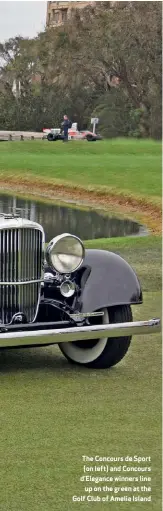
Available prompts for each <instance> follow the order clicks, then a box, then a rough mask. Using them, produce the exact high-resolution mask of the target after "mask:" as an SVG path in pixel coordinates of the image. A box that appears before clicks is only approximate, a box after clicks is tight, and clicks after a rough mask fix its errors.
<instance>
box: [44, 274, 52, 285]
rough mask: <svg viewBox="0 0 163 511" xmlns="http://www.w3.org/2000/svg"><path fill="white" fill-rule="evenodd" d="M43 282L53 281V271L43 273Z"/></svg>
mask: <svg viewBox="0 0 163 511" xmlns="http://www.w3.org/2000/svg"><path fill="white" fill-rule="evenodd" d="M44 282H49V283H50V284H52V283H53V282H54V275H53V273H50V272H46V273H44Z"/></svg>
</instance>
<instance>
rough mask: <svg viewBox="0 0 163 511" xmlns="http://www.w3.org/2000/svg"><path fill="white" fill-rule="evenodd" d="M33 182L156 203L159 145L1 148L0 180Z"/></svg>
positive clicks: (143, 142)
mask: <svg viewBox="0 0 163 511" xmlns="http://www.w3.org/2000/svg"><path fill="white" fill-rule="evenodd" d="M9 176H21V178H29V179H30V177H31V176H33V177H34V178H38V179H41V180H46V182H47V183H48V182H51V181H53V180H55V181H56V180H57V181H58V182H60V183H64V184H66V183H68V184H69V185H70V184H71V185H73V186H74V185H78V186H82V187H84V188H86V189H87V188H88V187H91V188H95V189H99V188H101V187H102V188H103V190H106V191H109V190H110V191H112V192H113V193H114V192H116V193H117V194H119V193H120V194H126V195H134V196H138V197H145V198H146V199H147V198H149V197H150V198H151V200H153V201H158V200H159V198H160V197H161V143H160V142H156V141H152V140H133V139H113V140H107V141H106V140H104V141H102V142H97V143H94V144H93V143H92V144H91V143H88V142H86V141H83V142H82V141H80V142H77V141H71V142H69V143H68V144H63V143H62V142H56V143H55V142H54V143H49V142H47V141H46V140H40V141H24V142H14V141H13V142H4V143H1V144H0V180H2V179H4V178H5V179H6V177H9Z"/></svg>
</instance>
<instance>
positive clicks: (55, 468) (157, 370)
mask: <svg viewBox="0 0 163 511" xmlns="http://www.w3.org/2000/svg"><path fill="white" fill-rule="evenodd" d="M87 246H89V247H90V246H91V247H98V248H109V249H110V250H114V251H115V252H117V253H119V254H120V255H122V256H123V257H125V256H126V259H127V260H129V261H130V263H131V264H132V266H133V267H134V268H135V269H137V270H138V274H139V273H140V272H141V280H142V282H143V289H144V304H143V305H142V306H138V307H137V306H136V307H133V312H134V319H141V318H143V319H149V318H152V317H159V316H160V315H161V247H160V240H159V238H157V237H152V236H151V237H145V238H139V239H137V238H125V239H122V238H121V239H112V240H97V241H93V242H92V241H90V242H87ZM0 368H1V376H0V385H1V408H0V423H1V435H0V452H1V464H0V477H1V498H0V510H1V511H17V510H19V511H20V510H21V511H29V510H31V509H32V510H33V511H45V510H46V511H52V510H55V511H63V509H64V511H70V510H71V509H77V510H81V511H82V510H83V509H84V511H85V510H86V511H87V510H88V511H94V509H96V510H97V511H103V510H105V509H106V507H107V503H105V504H102V503H98V502H89V503H88V502H87V503H84V504H83V503H72V495H77V496H78V495H79V496H80V495H83V494H85V492H84V486H85V485H84V483H82V482H81V481H80V480H79V478H80V477H81V476H82V475H83V462H82V456H83V455H88V456H95V455H99V456H124V457H125V456H127V455H129V456H134V455H138V456H151V467H152V473H151V474H147V473H143V472H142V474H143V475H150V476H151V475H152V482H151V483H145V484H146V485H147V486H151V487H152V491H151V492H150V493H151V495H152V502H151V503H149V504H148V503H144V502H136V503H112V509H113V511H119V510H120V509H122V510H124V509H125V510H126V509H128V510H129V511H135V508H136V509H137V511H144V507H145V506H146V507H147V506H148V508H149V509H151V510H152V511H160V510H161V455H160V453H161V448H160V445H161V336H160V335H158V334H157V335H154V336H150V337H149V338H148V336H140V337H134V338H133V341H132V345H131V347H130V350H129V352H128V354H127V356H126V357H125V358H124V359H123V361H122V362H121V363H120V364H119V365H117V366H116V367H115V368H113V369H111V370H106V371H93V370H86V369H82V368H77V367H76V366H69V364H68V362H67V361H66V360H65V359H64V357H63V356H62V354H61V353H60V351H59V350H58V348H57V347H54V348H46V349H45V348H42V349H29V350H18V351H15V350H14V351H12V350H8V351H7V352H3V353H1V354H0ZM134 465H137V464H134ZM145 465H146V463H140V464H139V466H145ZM98 475H101V474H98ZM102 475H104V474H102ZM125 475H126V474H125ZM127 475H130V476H133V475H137V474H136V473H133V472H132V473H127ZM106 484H107V485H108V486H110V484H109V483H106ZM122 484H123V486H131V483H120V485H119V484H118V486H122ZM142 484H143V483H142ZM86 486H92V484H91V483H87V484H86ZM98 486H101V483H99V484H98ZM135 486H140V483H139V482H137V483H135ZM108 493H109V492H108ZM93 494H95V493H93ZM124 494H125V495H126V494H127V495H130V493H129V492H128V491H126V492H122V495H124ZM141 495H143V496H144V495H146V494H145V493H141ZM110 505H111V504H110ZM108 506H109V504H108ZM107 508H108V507H107ZM109 509H110V506H109Z"/></svg>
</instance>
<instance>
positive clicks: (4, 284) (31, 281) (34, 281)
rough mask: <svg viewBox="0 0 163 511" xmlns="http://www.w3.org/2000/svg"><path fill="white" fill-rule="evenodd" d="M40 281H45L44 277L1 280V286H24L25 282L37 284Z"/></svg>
mask: <svg viewBox="0 0 163 511" xmlns="http://www.w3.org/2000/svg"><path fill="white" fill-rule="evenodd" d="M39 282H44V280H43V279H37V280H26V281H25V282H0V286H9V285H10V286H22V285H25V284H37V283H39Z"/></svg>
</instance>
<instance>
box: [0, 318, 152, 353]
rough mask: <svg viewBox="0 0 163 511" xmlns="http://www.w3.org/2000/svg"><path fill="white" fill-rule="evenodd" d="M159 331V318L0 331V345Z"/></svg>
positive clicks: (43, 342) (98, 337) (34, 343)
mask: <svg viewBox="0 0 163 511" xmlns="http://www.w3.org/2000/svg"><path fill="white" fill-rule="evenodd" d="M160 331H161V321H160V319H151V320H149V321H135V322H133V323H131V322H128V323H114V324H108V325H94V326H84V327H73V328H72V327H71V328H63V329H54V328H53V329H50V330H36V331H34V330H33V331H29V332H23V333H22V332H15V333H13V332H3V333H0V347H3V348H4V347H12V346H15V347H16V346H22V347H23V346H26V345H27V346H29V345H31V346H32V345H37V344H38V345H41V344H44V345H45V344H59V343H61V342H73V341H82V340H85V341H88V344H89V339H101V338H103V337H108V338H109V337H111V338H113V337H124V336H130V335H145V334H153V333H158V332H160ZM122 342H123V340H122Z"/></svg>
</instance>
